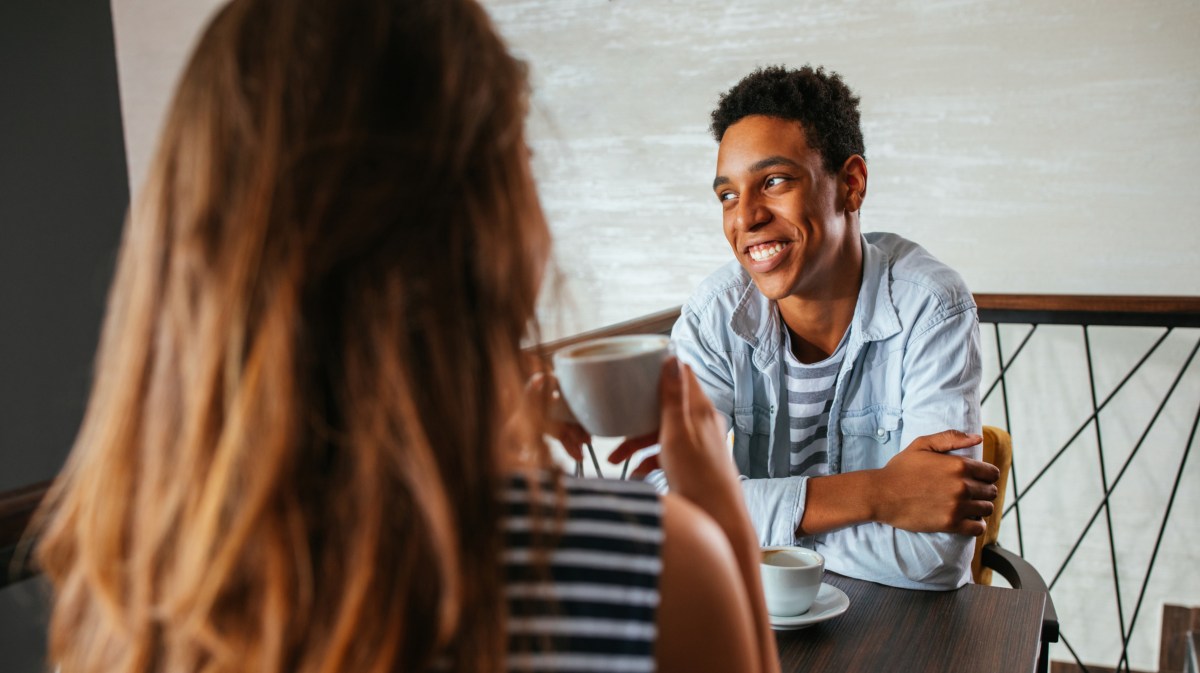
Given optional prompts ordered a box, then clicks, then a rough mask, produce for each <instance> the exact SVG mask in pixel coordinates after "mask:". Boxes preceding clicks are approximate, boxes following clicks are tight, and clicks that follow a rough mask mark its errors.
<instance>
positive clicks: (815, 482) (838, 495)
mask: <svg viewBox="0 0 1200 673" xmlns="http://www.w3.org/2000/svg"><path fill="white" fill-rule="evenodd" d="M879 473H880V471H879V470H857V471H854V472H846V473H843V474H832V475H829V476H826V477H812V478H810V479H809V480H808V487H807V488H808V496H807V498H806V503H805V506H804V516H803V518H802V519H801V520H800V522H799V524H798V525H797V527H796V534H797V535H801V536H804V535H819V534H821V533H827V532H829V531H832V530H837V529H839V528H848V527H850V526H857V525H859V524H863V523H868V522H871V521H878V520H879V519H880V516H881V512H882V508H881V507H880V503H879V502H878V498H877V494H878V493H879V492H880V489H879V476H880V475H879Z"/></svg>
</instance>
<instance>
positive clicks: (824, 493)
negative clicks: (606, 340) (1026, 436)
mask: <svg viewBox="0 0 1200 673" xmlns="http://www.w3.org/2000/svg"><path fill="white" fill-rule="evenodd" d="M712 132H713V135H714V137H715V138H716V140H717V142H718V143H720V146H719V150H718V154H717V171H716V173H717V174H716V179H715V180H714V181H713V191H714V192H715V193H716V197H717V200H718V201H719V202H720V204H721V209H722V213H723V221H724V230H725V236H726V238H727V239H728V240H729V244H730V246H731V247H732V249H733V253H734V256H735V257H736V261H735V262H731V263H730V264H728V265H727V266H725V267H723V268H721V269H720V270H718V271H717V272H716V273H714V274H713V275H712V276H710V277H709V278H708V279H707V280H706V281H704V283H703V284H702V285H701V286H700V288H699V289H698V290H697V291H696V293H695V294H694V295H693V296H692V298H691V300H690V301H689V302H688V303H687V304H686V305H685V306H684V307H683V312H682V315H681V317H680V319H679V322H678V323H677V324H676V325H675V328H674V331H673V334H672V337H673V339H674V340H675V342H676V344H677V348H678V351H679V355H680V358H681V359H682V360H684V361H685V362H688V363H689V364H690V365H691V366H692V367H693V368H694V370H695V372H696V374H697V376H698V377H699V378H700V380H701V382H702V383H703V385H704V388H705V391H706V392H707V393H708V395H709V396H710V397H711V398H712V400H713V402H714V404H715V406H716V408H717V409H718V410H719V411H721V412H722V413H724V414H725V415H726V416H727V418H728V420H729V421H730V422H731V427H732V428H733V433H734V447H733V455H734V459H735V461H736V463H737V467H738V469H739V471H740V472H741V474H742V475H743V479H744V481H743V489H744V491H745V494H746V498H747V504H748V506H749V509H750V512H751V518H752V519H753V520H754V523H755V526H756V528H757V530H758V533H759V536H760V540H761V542H762V544H764V545H768V544H800V545H804V546H810V547H813V548H815V549H817V550H818V551H821V552H822V553H823V554H824V555H825V558H826V564H827V567H828V568H829V569H830V570H832V571H835V572H838V573H841V574H844V575H849V576H852V577H858V578H862V579H868V580H872V581H876V582H881V583H884V584H889V585H893V586H900V587H909V588H918V589H950V588H955V587H958V586H961V585H963V584H965V583H967V582H970V578H971V576H970V562H971V555H972V553H973V550H974V540H973V539H972V536H975V535H979V534H982V532H983V529H984V524H983V522H982V521H981V520H980V517H983V516H986V515H987V514H989V513H990V512H991V511H992V502H991V500H993V499H994V498H995V496H996V488H995V486H994V485H993V483H994V482H995V480H996V478H997V477H998V476H999V475H998V471H997V470H996V469H995V468H994V467H993V466H991V465H988V464H986V463H982V462H979V460H978V458H979V457H980V450H979V447H978V444H979V442H980V438H979V436H978V434H977V433H978V432H979V431H980V420H979V380H980V360H979V325H978V317H977V314H976V310H975V303H974V301H973V299H972V296H971V293H970V292H969V291H968V290H967V288H966V286H965V285H964V283H963V281H962V279H961V278H960V277H959V275H958V274H957V273H955V272H954V271H953V270H951V269H950V268H948V267H947V266H945V265H944V264H942V263H941V262H939V261H937V260H936V259H934V258H933V257H932V256H931V255H930V254H929V253H928V252H926V251H925V250H924V249H923V248H921V247H920V246H918V245H916V244H914V243H912V242H910V241H907V240H904V239H903V238H900V237H899V236H896V235H893V234H882V233H872V234H867V235H865V236H864V235H863V234H862V233H861V232H860V223H859V210H860V208H861V207H862V204H863V200H864V199H865V198H866V194H867V164H866V160H865V159H864V148H863V141H862V131H861V129H860V127H859V112H858V98H857V97H856V96H855V95H854V94H853V93H852V92H851V91H850V89H849V88H848V87H847V86H846V85H845V84H844V83H843V82H842V80H841V78H840V77H839V76H838V75H837V74H835V73H826V72H825V71H824V70H823V69H816V70H814V69H812V68H810V67H805V68H801V69H799V70H787V69H784V68H780V67H772V68H764V69H760V70H758V71H756V72H754V73H752V74H750V75H749V76H747V77H746V78H745V79H743V80H742V81H741V82H739V83H738V84H737V85H735V86H734V87H733V88H732V89H730V90H729V91H728V92H727V93H726V94H724V95H723V96H722V97H721V99H720V102H719V104H718V106H717V109H716V110H715V111H714V112H713V114H712ZM951 451H953V452H954V453H955V454H958V455H954V454H951V453H949V452H951Z"/></svg>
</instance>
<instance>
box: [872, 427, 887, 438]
mask: <svg viewBox="0 0 1200 673" xmlns="http://www.w3.org/2000/svg"><path fill="white" fill-rule="evenodd" d="M886 434H887V432H886V431H885V430H884V429H883V428H876V429H875V436H876V437H883V436H884V435H886Z"/></svg>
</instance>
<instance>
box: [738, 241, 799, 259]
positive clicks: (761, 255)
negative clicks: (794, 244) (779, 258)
mask: <svg viewBox="0 0 1200 673" xmlns="http://www.w3.org/2000/svg"><path fill="white" fill-rule="evenodd" d="M788 245H789V244H788V243H786V242H784V241H767V242H766V243H756V244H754V245H751V246H749V247H748V248H746V254H747V255H749V256H750V259H753V260H754V261H756V262H765V261H767V260H768V259H771V258H772V257H774V256H775V255H778V254H779V253H781V252H783V249H784V248H786V247H787V246H788Z"/></svg>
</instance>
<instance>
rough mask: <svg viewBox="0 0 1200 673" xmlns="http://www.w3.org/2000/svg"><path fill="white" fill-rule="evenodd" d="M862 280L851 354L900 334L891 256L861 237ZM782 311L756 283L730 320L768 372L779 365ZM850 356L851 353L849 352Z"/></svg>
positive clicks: (748, 287)
mask: <svg viewBox="0 0 1200 673" xmlns="http://www.w3.org/2000/svg"><path fill="white" fill-rule="evenodd" d="M861 240H862V249H863V280H862V285H861V286H860V287H859V290H858V300H857V302H856V303H855V305H854V317H853V318H851V320H850V325H851V330H850V331H851V341H850V343H849V344H848V346H849V351H850V352H851V353H852V352H857V351H858V348H857V346H858V345H860V344H862V343H865V342H868V341H881V340H883V339H886V338H888V337H890V336H892V335H894V334H897V333H899V332H900V316H899V313H898V312H897V311H896V306H895V303H894V302H893V300H892V292H891V283H889V282H888V277H887V276H888V269H889V268H890V266H891V264H890V259H889V256H888V253H887V252H886V251H884V250H881V249H880V248H879V247H877V246H875V245H872V244H871V243H869V242H867V239H866V237H862V239H861ZM780 320H781V318H780V316H779V310H778V309H777V308H776V306H775V302H774V301H771V300H769V299H767V298H766V297H764V296H763V295H762V293H761V292H759V291H758V287H757V286H755V285H754V283H753V282H750V283H747V284H746V289H745V291H743V292H742V296H741V297H740V298H739V299H738V304H737V307H736V308H735V309H734V310H733V314H732V315H731V316H730V318H729V329H730V330H731V331H732V332H733V333H734V334H736V335H738V337H739V338H741V339H742V340H743V341H745V342H746V343H748V344H749V345H750V347H751V348H752V349H753V350H754V366H755V367H757V368H758V369H760V370H761V369H766V368H767V367H768V366H770V365H772V364H774V363H776V362H777V357H778V352H779V349H780V347H781V341H782V339H783V330H782V329H780V324H779V321H780ZM848 355H850V353H848Z"/></svg>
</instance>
